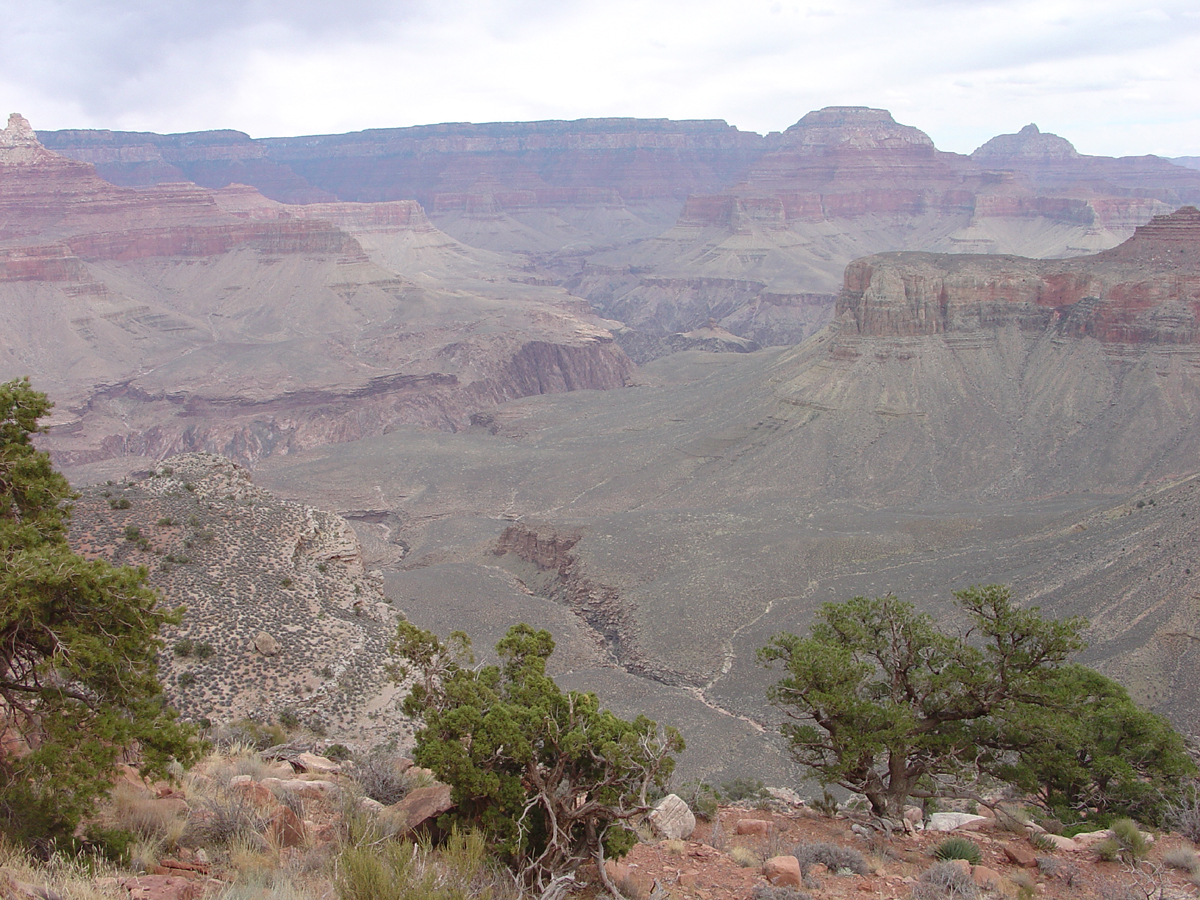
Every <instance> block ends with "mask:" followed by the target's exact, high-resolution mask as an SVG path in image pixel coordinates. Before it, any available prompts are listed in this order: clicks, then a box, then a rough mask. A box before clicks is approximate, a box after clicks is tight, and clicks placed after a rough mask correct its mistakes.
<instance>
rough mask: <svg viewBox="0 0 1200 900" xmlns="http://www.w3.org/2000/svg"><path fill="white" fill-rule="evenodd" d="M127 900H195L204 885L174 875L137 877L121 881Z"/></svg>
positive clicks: (200, 894) (202, 890)
mask: <svg viewBox="0 0 1200 900" xmlns="http://www.w3.org/2000/svg"><path fill="white" fill-rule="evenodd" d="M121 885H122V886H123V887H124V888H125V890H127V891H129V900H197V898H199V897H200V896H202V895H203V893H204V885H203V884H202V883H200V882H197V881H192V880H190V879H187V878H180V877H178V876H176V875H139V876H136V877H133V878H125V879H123V880H122V881H121Z"/></svg>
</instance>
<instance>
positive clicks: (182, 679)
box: [175, 672, 196, 687]
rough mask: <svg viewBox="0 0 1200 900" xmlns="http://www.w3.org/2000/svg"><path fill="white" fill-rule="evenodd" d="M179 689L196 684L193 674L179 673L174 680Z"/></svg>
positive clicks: (194, 674)
mask: <svg viewBox="0 0 1200 900" xmlns="http://www.w3.org/2000/svg"><path fill="white" fill-rule="evenodd" d="M175 680H176V681H177V682H178V683H179V686H180V687H191V686H192V685H193V684H195V683H196V673H195V672H180V673H179V677H178V678H176V679H175Z"/></svg>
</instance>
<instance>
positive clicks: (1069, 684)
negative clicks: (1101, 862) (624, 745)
mask: <svg viewBox="0 0 1200 900" xmlns="http://www.w3.org/2000/svg"><path fill="white" fill-rule="evenodd" d="M954 596H955V598H956V600H957V602H958V606H959V608H960V609H961V610H962V611H963V612H964V613H965V614H966V616H967V618H968V619H969V621H970V623H971V626H970V629H969V630H968V632H967V633H966V634H962V635H956V634H947V633H945V632H943V631H942V630H940V629H939V628H938V627H937V624H936V623H935V622H934V620H933V619H932V618H931V617H930V616H928V615H926V614H923V613H918V612H917V611H916V610H915V608H914V607H913V605H912V604H911V603H905V602H903V601H900V600H898V599H897V598H896V597H894V596H892V595H890V594H889V595H887V596H884V597H876V598H873V599H868V598H866V597H855V598H854V599H852V600H849V601H847V602H845V603H830V604H826V605H825V606H824V607H823V608H822V609H821V611H820V613H819V614H818V617H817V621H816V622H815V623H814V624H813V626H812V631H811V634H810V636H809V637H807V638H800V637H797V636H796V635H793V634H786V633H784V634H779V635H776V636H775V638H773V639H772V641H771V643H770V644H769V645H768V646H767V647H765V648H763V649H762V650H761V651H759V659H760V660H761V661H762V662H763V663H764V664H766V665H774V664H777V663H778V664H782V666H783V668H784V669H785V674H784V677H783V678H782V679H780V681H779V682H778V683H776V684H775V685H774V686H773V687H772V688H771V690H770V692H769V697H770V699H771V701H772V702H773V703H775V704H776V705H777V706H779V707H780V708H781V709H783V710H784V712H785V713H786V715H787V716H788V717H789V718H790V719H791V720H792V721H790V722H787V723H785V724H784V726H783V732H784V735H785V736H786V737H787V739H788V741H789V744H790V749H791V752H792V755H793V757H794V758H795V759H796V760H797V761H798V762H800V763H801V764H802V765H804V766H805V767H806V768H807V769H808V770H809V771H810V772H811V773H812V774H814V775H815V776H816V777H817V778H819V779H820V780H821V781H822V782H823V783H825V784H838V785H841V786H842V787H845V788H848V789H849V790H851V791H854V792H855V793H859V794H863V795H864V796H865V797H866V798H867V800H868V801H869V802H870V804H871V808H872V811H873V812H874V813H875V814H876V815H878V816H883V817H887V818H889V819H891V820H893V821H899V820H900V818H901V815H902V812H903V809H904V805H905V803H906V802H907V800H908V798H909V797H910V796H923V795H925V794H927V793H929V788H928V787H927V785H930V784H931V783H932V780H933V779H934V778H935V777H940V778H945V777H951V778H953V777H964V778H975V777H978V776H979V775H988V776H993V777H997V778H1000V779H1002V780H1004V781H1006V782H1009V783H1013V784H1016V785H1018V786H1020V787H1022V788H1025V789H1026V790H1027V791H1029V792H1030V793H1040V794H1042V795H1043V796H1046V797H1048V798H1049V799H1050V801H1051V802H1054V801H1061V802H1062V803H1063V805H1064V806H1070V805H1075V806H1081V805H1090V806H1093V807H1097V808H1099V809H1101V810H1102V811H1107V812H1110V813H1111V812H1113V811H1116V810H1123V811H1126V812H1130V813H1132V812H1137V813H1138V814H1140V815H1142V816H1143V818H1146V817H1152V816H1153V815H1154V814H1155V812H1156V810H1157V814H1158V815H1161V814H1162V812H1163V811H1164V810H1165V808H1166V806H1167V805H1168V803H1169V800H1170V798H1171V797H1173V796H1177V795H1178V793H1179V791H1180V789H1181V785H1182V784H1183V779H1184V777H1185V776H1190V775H1191V774H1193V773H1194V772H1195V771H1196V769H1195V766H1194V765H1193V764H1192V762H1191V761H1190V760H1189V759H1188V757H1187V754H1186V753H1185V752H1184V750H1183V741H1182V738H1180V736H1179V735H1178V734H1177V733H1176V732H1175V731H1174V730H1173V729H1172V728H1171V727H1170V725H1168V724H1167V723H1166V721H1165V720H1163V719H1162V718H1161V717H1158V716H1155V715H1154V714H1153V713H1150V712H1147V711H1146V710H1142V709H1139V708H1138V707H1137V706H1136V705H1135V704H1134V703H1133V702H1132V701H1131V700H1130V699H1129V697H1128V695H1127V694H1126V693H1125V691H1124V690H1123V689H1122V688H1121V687H1120V686H1119V685H1117V684H1116V683H1115V682H1113V681H1112V680H1111V679H1108V678H1105V677H1104V676H1102V675H1100V674H1099V673H1096V672H1092V671H1091V670H1089V669H1086V668H1084V667H1082V666H1077V665H1069V664H1068V663H1067V659H1068V658H1069V656H1070V655H1071V654H1072V653H1074V652H1076V651H1078V650H1080V649H1082V648H1083V646H1084V643H1083V640H1082V639H1081V637H1080V633H1081V631H1082V630H1083V627H1084V625H1085V623H1084V621H1083V620H1082V619H1068V620H1063V621H1056V620H1050V619H1045V618H1043V617H1042V615H1041V613H1040V610H1038V609H1036V608H1034V609H1029V610H1023V609H1020V608H1018V607H1017V606H1015V605H1014V604H1013V602H1012V599H1011V597H1010V595H1009V592H1008V590H1007V589H1006V588H1004V587H1003V586H1001V585H989V586H986V587H972V588H969V589H967V590H963V591H958V592H956V593H955V595H954ZM1164 798H1165V799H1164ZM1056 812H1057V808H1056Z"/></svg>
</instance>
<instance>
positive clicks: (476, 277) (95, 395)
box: [0, 116, 632, 465]
mask: <svg viewBox="0 0 1200 900" xmlns="http://www.w3.org/2000/svg"><path fill="white" fill-rule="evenodd" d="M0 213H3V217H2V218H0V221H3V222H4V223H7V224H5V225H4V226H3V227H0V312H2V313H3V315H0V376H2V377H14V376H18V375H25V374H28V375H32V376H33V378H34V381H35V384H37V386H38V387H39V389H41V390H45V391H47V392H48V393H50V394H51V396H52V397H53V398H54V399H55V400H56V401H58V409H57V410H56V415H55V419H54V420H53V423H52V424H53V425H54V426H55V427H54V429H53V431H52V433H51V435H50V437H49V439H48V444H47V445H48V447H49V448H50V449H51V450H52V451H53V452H54V453H55V454H56V458H57V460H58V462H59V463H60V464H61V465H81V464H86V463H92V462H96V461H100V460H104V459H107V458H110V457H113V456H120V455H130V454H132V455H145V456H150V457H153V458H158V457H161V456H164V455H169V454H172V453H177V452H180V451H185V450H209V451H214V452H220V453H223V454H225V455H228V456H231V457H234V458H236V459H238V460H239V461H242V462H254V461H255V460H257V459H258V458H259V457H261V456H262V455H264V454H269V453H272V452H283V451H288V450H296V449H299V448H301V447H307V446H313V445H315V444H322V443H327V442H330V441H344V440H355V439H358V438H361V437H363V436H365V435H368V434H375V433H380V432H382V431H384V430H386V429H388V428H390V427H393V426H394V425H396V424H397V423H403V422H412V423H420V424H423V425H428V426H431V427H435V428H444V429H451V430H452V429H454V428H458V427H461V426H463V425H465V424H466V422H467V420H468V418H469V416H470V414H471V412H473V411H475V410H477V409H479V408H480V407H482V406H486V405H491V404H494V403H497V402H502V401H503V400H507V399H511V398H513V397H519V396H525V395H527V394H529V393H547V392H552V391H558V390H578V389H607V388H613V387H621V386H623V385H624V384H625V383H626V380H627V378H628V376H629V373H630V372H631V370H632V363H631V362H630V361H629V359H628V358H627V357H626V356H625V355H624V354H623V353H622V352H621V350H620V349H619V348H618V347H617V346H616V345H615V344H614V343H613V340H612V337H611V334H610V333H609V332H608V330H607V329H606V328H605V327H604V326H603V323H601V322H600V321H598V320H597V319H596V318H595V317H594V316H593V315H592V314H591V311H590V310H589V309H588V308H587V307H586V305H585V304H584V303H582V302H581V301H580V300H579V299H577V298H572V297H570V296H569V295H567V294H566V293H565V292H564V291H563V290H561V289H559V288H555V287H553V286H552V285H550V284H548V283H547V282H546V280H545V279H539V278H537V277H533V276H531V275H530V273H528V272H527V271H526V270H525V269H524V267H523V266H522V265H521V264H520V262H519V261H517V260H514V259H512V258H510V257H504V256H500V255H496V254H489V253H487V252H484V251H479V250H474V249H472V248H468V247H466V246H464V245H462V244H460V243H459V242H457V241H455V240H454V239H452V238H450V237H449V236H447V235H446V234H444V233H443V232H440V231H439V230H438V229H436V228H435V227H434V226H433V225H432V224H431V223H430V222H429V220H428V219H427V218H426V216H425V214H424V211H423V210H422V208H421V207H420V206H419V205H418V204H417V203H415V202H414V201H411V200H408V201H396V202H392V203H385V204H378V205H376V204H354V203H326V204H316V205H313V206H285V205H283V204H280V203H278V202H275V201H271V200H268V199H267V198H264V197H262V196H261V195H260V194H258V193H257V192H256V191H253V190H252V189H248V188H245V187H234V188H230V189H226V190H224V191H221V192H218V193H214V192H213V191H210V190H206V189H203V188H200V187H197V186H196V185H192V184H183V185H181V184H167V185H158V186H155V187H151V188H146V189H142V190H133V189H130V188H121V187H115V186H113V185H111V184H108V183H106V182H104V181H103V180H101V179H100V178H99V177H97V176H96V174H95V172H94V171H93V169H92V166H91V165H90V164H88V163H81V162H77V161H74V160H70V159H66V158H64V157H61V156H59V155H57V154H55V153H52V152H50V151H48V150H46V149H45V148H43V147H42V146H41V145H40V144H39V143H38V141H37V139H36V137H35V136H34V133H33V132H32V130H31V129H30V128H29V127H28V123H26V122H24V120H23V119H21V118H20V117H19V116H14V117H13V119H12V120H11V122H10V125H9V128H8V129H6V130H5V131H4V132H0ZM351 232H353V234H352V233H351ZM355 235H359V236H360V237H356V236H355ZM406 273H408V274H406Z"/></svg>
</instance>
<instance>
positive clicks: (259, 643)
mask: <svg viewBox="0 0 1200 900" xmlns="http://www.w3.org/2000/svg"><path fill="white" fill-rule="evenodd" d="M254 649H255V650H257V651H258V652H259V653H261V654H262V655H263V656H278V655H279V641H277V640H275V638H273V637H271V635H269V634H267V633H266V632H265V631H260V632H259V633H258V634H256V635H255V636H254Z"/></svg>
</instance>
